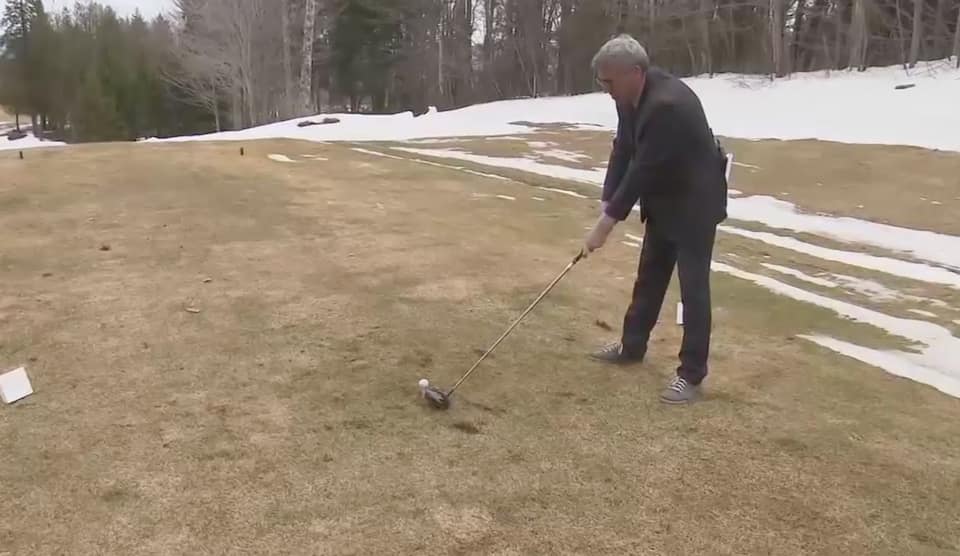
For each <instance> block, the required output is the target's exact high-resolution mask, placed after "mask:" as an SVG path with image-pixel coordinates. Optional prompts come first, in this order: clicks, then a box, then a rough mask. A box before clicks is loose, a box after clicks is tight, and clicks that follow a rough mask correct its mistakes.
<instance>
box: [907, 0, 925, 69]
mask: <svg viewBox="0 0 960 556" xmlns="http://www.w3.org/2000/svg"><path fill="white" fill-rule="evenodd" d="M925 2H926V0H913V33H912V35H911V38H910V67H911V68H912V67H914V66H916V65H917V60H918V59H919V58H920V35H921V33H923V4H924V3H925Z"/></svg>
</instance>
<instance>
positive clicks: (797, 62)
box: [790, 0, 807, 71]
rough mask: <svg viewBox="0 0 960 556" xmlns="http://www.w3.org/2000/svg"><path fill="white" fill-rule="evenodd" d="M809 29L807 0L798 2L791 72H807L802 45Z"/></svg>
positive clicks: (791, 52)
mask: <svg viewBox="0 0 960 556" xmlns="http://www.w3.org/2000/svg"><path fill="white" fill-rule="evenodd" d="M806 28H807V0H799V1H798V2H797V16H796V19H795V20H794V25H793V43H792V44H791V46H790V60H791V64H792V67H791V68H790V69H791V71H805V69H806V68H805V66H804V65H803V63H802V61H801V58H802V55H803V51H804V49H805V47H804V45H803V44H802V43H801V40H802V39H803V37H804V35H805V32H804V30H805V29H806Z"/></svg>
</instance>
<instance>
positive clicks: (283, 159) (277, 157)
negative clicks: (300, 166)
mask: <svg viewBox="0 0 960 556" xmlns="http://www.w3.org/2000/svg"><path fill="white" fill-rule="evenodd" d="M267 158H269V159H270V160H273V161H274V162H296V160H293V159H292V158H290V157H289V156H287V155H285V154H268V155H267Z"/></svg>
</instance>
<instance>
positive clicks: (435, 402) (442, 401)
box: [420, 249, 586, 409]
mask: <svg viewBox="0 0 960 556" xmlns="http://www.w3.org/2000/svg"><path fill="white" fill-rule="evenodd" d="M585 256H586V254H585V253H584V252H583V250H582V249H581V250H580V253H579V254H578V255H577V256H576V257H574V258H573V260H572V261H570V263H569V264H567V267H566V268H564V269H563V272H561V273H560V275H559V276H557V277H556V278H555V279H554V280H553V282H550V285H549V286H547V288H546V289H545V290H543V292H542V293H541V294H540V295H539V296H538V297H537V299H535V300H534V302H533V303H531V304H530V306H529V307H527V309H526V310H525V311H524V312H523V313H522V314H521V315H520V316H519V317H518V318H517V320H515V321H514V322H513V324H511V325H510V327H509V328H507V330H506V332H504V333H503V335H501V336H500V338H499V339H498V340H497V341H496V342H494V343H493V345H492V346H490V349H488V350H487V351H486V353H484V354H483V355H482V356H480V359H478V360H477V362H476V363H474V364H473V366H472V367H470V369H469V370H467V372H466V373H464V374H463V376H462V377H460V380H458V381H457V382H456V384H454V385H453V387H452V388H450V389H449V390H447V391H446V392H444V391H442V390H440V389H439V388H435V387H433V386H430V383H429V381H427V379H421V380H420V392H421V393H422V395H423V397H424V399H426V400H427V403H429V404H430V405H431V406H432V407H434V408H435V409H447V408H449V407H450V397H451V396H452V395H453V393H454V391H456V389H457V388H459V387H460V385H461V384H463V383H464V381H466V380H467V377H469V376H470V374H471V373H473V371H475V370H476V369H477V367H479V366H480V363H482V362H483V360H484V359H486V358H487V356H488V355H490V354H491V353H492V352H493V350H494V349H496V348H497V346H498V345H500V342H502V341H503V340H504V338H506V337H507V336H508V335H509V334H510V332H512V331H513V329H514V328H516V327H517V325H518V324H520V321H522V320H523V319H524V317H526V316H527V315H528V314H529V313H530V311H532V310H533V308H534V307H536V306H537V304H538V303H540V301H541V300H543V298H544V297H546V296H547V294H548V293H550V290H552V289H553V287H554V286H556V285H557V283H559V282H560V280H562V279H563V277H564V276H566V275H567V273H568V272H570V269H572V268H573V266H574V265H576V264H577V263H578V262H580V259H583V258H584V257H585Z"/></svg>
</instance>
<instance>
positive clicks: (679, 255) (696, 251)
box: [623, 220, 716, 384]
mask: <svg viewBox="0 0 960 556" xmlns="http://www.w3.org/2000/svg"><path fill="white" fill-rule="evenodd" d="M715 237H716V228H710V229H709V230H708V231H705V232H702V233H697V234H690V235H689V237H684V238H682V239H673V238H670V237H668V236H667V235H665V234H663V233H662V232H660V231H658V230H657V229H656V226H654V225H651V222H650V221H649V220H648V221H647V230H646V234H645V235H644V238H643V249H642V251H641V252H640V268H639V269H638V270H637V279H636V282H635V283H634V285H633V299H632V301H631V303H630V307H629V308H628V309H627V313H626V316H625V317H624V319H623V349H624V352H626V353H630V354H636V355H645V354H646V351H647V343H648V341H649V340H650V332H651V331H652V330H653V327H654V325H655V324H656V323H657V317H658V316H659V314H660V309H661V306H662V305H663V297H664V295H665V294H666V292H667V287H668V286H669V285H670V278H671V277H672V275H673V267H674V265H676V267H677V273H678V275H679V278H680V296H681V300H682V302H683V343H682V346H681V348H680V366H679V367H678V369H677V374H678V375H679V376H681V377H682V378H684V379H686V380H687V381H688V382H690V383H692V384H700V382H702V381H703V379H704V378H706V376H707V358H708V356H709V354H710V331H711V308H710V262H711V259H712V257H713V243H714V238H715Z"/></svg>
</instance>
